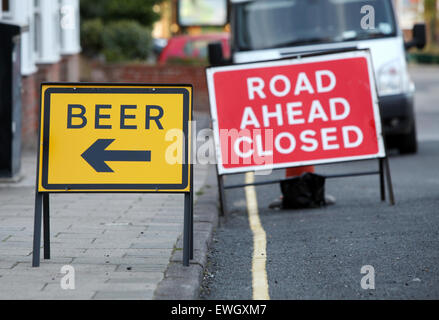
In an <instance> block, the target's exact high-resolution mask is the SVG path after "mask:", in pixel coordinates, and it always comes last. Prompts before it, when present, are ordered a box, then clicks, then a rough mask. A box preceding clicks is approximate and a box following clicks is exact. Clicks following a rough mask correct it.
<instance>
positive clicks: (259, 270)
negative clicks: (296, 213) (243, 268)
mask: <svg viewBox="0 0 439 320" xmlns="http://www.w3.org/2000/svg"><path fill="white" fill-rule="evenodd" d="M253 182H254V174H253V172H248V173H246V175H245V183H253ZM245 197H246V199H247V211H248V219H249V223H250V229H251V230H252V233H253V258H252V286H253V300H270V295H269V293H268V278H267V270H266V263H267V250H266V249H267V237H266V235H265V231H264V228H263V227H262V225H261V220H260V219H259V212H258V199H257V197H256V190H255V187H254V186H247V187H245Z"/></svg>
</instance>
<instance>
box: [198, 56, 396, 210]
mask: <svg viewBox="0 0 439 320" xmlns="http://www.w3.org/2000/svg"><path fill="white" fill-rule="evenodd" d="M352 70H355V72H354V73H355V77H354V76H353V74H354V73H353V71H352ZM206 76H207V84H208V89H209V101H210V109H211V116H212V126H213V129H214V137H215V146H216V157H217V176H218V189H219V198H220V208H221V214H222V215H225V214H226V213H227V204H226V195H225V190H227V189H234V188H242V187H246V186H250V185H254V186H258V185H267V184H276V183H280V182H282V181H289V180H292V179H295V178H296V177H292V178H286V179H279V178H276V179H275V180H268V181H258V182H253V183H249V184H246V183H245V184H236V185H226V184H225V181H224V180H225V178H224V177H225V176H226V175H232V174H238V173H245V172H256V171H258V170H267V169H272V170H278V169H285V168H289V167H298V166H305V165H319V164H332V163H336V162H339V163H345V162H353V161H364V160H371V159H374V160H378V169H377V170H376V171H367V172H352V173H345V174H334V175H326V176H325V178H327V179H331V178H343V177H352V176H362V175H375V174H376V175H379V183H380V197H381V200H382V201H385V200H386V183H387V192H388V195H389V202H390V204H391V205H394V204H395V197H394V194H393V186H392V179H391V174H390V166H389V161H388V156H387V149H386V145H385V141H384V138H383V134H382V128H383V123H382V119H381V115H380V110H379V97H378V92H377V90H376V84H375V75H374V72H373V67H372V57H371V55H370V52H369V51H368V50H352V49H347V50H340V51H338V50H337V51H331V52H320V53H310V54H304V55H300V56H294V57H289V58H285V59H278V60H273V61H259V62H252V63H242V64H232V65H226V66H213V67H209V68H207V69H206ZM351 105H352V106H353V105H355V108H351ZM274 109H275V110H274ZM337 110H338V111H337ZM340 110H343V112H340ZM315 120H318V121H315ZM253 128H254V131H252V129H253ZM264 128H267V129H270V130H271V132H270V135H271V136H270V137H267V138H264V134H265V133H264V131H263V130H264ZM305 129H306V130H305ZM336 132H337V134H338V135H339V136H337V135H336V134H335V133H336ZM341 132H342V138H341ZM328 133H329V135H328ZM319 134H320V135H319ZM352 137H356V138H355V139H356V140H355V139H352ZM230 138H231V140H232V142H231V143H232V144H233V147H230V145H229V139H230ZM272 138H274V144H272V145H271V146H269V147H268V149H265V148H266V147H267V146H266V145H265V147H264V139H265V143H266V141H268V139H272ZM319 139H320V140H321V141H320V140H319ZM338 139H342V140H343V145H342V144H341V142H340V143H337V144H334V140H338ZM285 140H289V147H288V148H287V147H285V146H282V144H281V141H285ZM298 141H299V142H300V143H301V144H302V146H301V147H299V146H298V143H299V142H298ZM272 142H273V141H272ZM296 146H297V148H296ZM242 148H244V149H242ZM319 148H320V149H319ZM225 150H226V151H225ZM243 150H244V151H243ZM267 150H268V151H267ZM326 150H328V151H331V150H332V151H331V152H332V153H331V152H328V153H323V151H326ZM334 150H337V152H336V153H334ZM293 151H294V152H295V153H294V156H289V155H291V154H292V152H293ZM255 155H258V156H272V158H271V159H272V161H273V163H271V165H268V164H265V165H262V164H260V163H258V162H257V161H256V160H255V159H252V158H251V157H252V156H255ZM229 156H230V157H231V159H249V162H247V163H228V160H229Z"/></svg>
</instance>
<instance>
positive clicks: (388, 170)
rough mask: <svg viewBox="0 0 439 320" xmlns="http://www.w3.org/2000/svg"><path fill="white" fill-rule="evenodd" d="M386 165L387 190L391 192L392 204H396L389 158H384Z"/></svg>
mask: <svg viewBox="0 0 439 320" xmlns="http://www.w3.org/2000/svg"><path fill="white" fill-rule="evenodd" d="M384 165H385V169H386V170H385V171H386V179H387V189H388V190H387V191H388V192H389V199H390V204H391V205H392V206H393V205H395V196H394V194H393V185H392V177H391V175H390V166H389V158H387V157H386V158H384Z"/></svg>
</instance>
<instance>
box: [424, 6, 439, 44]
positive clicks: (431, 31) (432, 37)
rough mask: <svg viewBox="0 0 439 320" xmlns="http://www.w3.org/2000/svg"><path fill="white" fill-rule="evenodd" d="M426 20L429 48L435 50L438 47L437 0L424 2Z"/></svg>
mask: <svg viewBox="0 0 439 320" xmlns="http://www.w3.org/2000/svg"><path fill="white" fill-rule="evenodd" d="M424 18H425V23H426V25H427V32H428V34H427V44H428V47H430V48H434V47H436V46H437V45H438V43H437V41H438V39H437V35H438V34H437V28H438V27H439V23H438V14H437V0H424Z"/></svg>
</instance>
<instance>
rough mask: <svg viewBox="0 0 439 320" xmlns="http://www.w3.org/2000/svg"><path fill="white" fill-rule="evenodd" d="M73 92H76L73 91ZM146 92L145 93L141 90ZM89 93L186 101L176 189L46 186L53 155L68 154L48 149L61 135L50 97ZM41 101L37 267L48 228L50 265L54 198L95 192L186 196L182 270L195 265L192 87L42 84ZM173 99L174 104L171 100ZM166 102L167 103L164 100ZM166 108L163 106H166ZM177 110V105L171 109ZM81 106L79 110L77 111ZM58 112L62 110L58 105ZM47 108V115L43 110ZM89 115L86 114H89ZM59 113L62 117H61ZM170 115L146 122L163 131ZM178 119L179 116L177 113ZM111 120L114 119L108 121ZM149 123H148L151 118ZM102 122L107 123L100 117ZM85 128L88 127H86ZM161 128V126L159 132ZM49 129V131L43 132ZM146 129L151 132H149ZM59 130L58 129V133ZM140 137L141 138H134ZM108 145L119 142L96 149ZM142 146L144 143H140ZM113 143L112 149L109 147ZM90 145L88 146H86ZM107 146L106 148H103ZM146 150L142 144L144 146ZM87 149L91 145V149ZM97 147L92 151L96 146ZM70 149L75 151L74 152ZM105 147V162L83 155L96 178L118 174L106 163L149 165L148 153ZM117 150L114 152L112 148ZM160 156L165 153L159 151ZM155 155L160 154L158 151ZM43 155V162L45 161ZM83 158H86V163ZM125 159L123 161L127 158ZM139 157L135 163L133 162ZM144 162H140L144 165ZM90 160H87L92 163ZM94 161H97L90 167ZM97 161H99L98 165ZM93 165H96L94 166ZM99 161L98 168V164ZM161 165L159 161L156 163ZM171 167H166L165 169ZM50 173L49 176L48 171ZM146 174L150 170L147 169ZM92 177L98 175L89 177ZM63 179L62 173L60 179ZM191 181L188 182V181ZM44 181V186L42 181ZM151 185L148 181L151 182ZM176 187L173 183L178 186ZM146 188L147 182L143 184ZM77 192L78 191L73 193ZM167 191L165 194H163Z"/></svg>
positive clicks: (156, 184) (35, 236)
mask: <svg viewBox="0 0 439 320" xmlns="http://www.w3.org/2000/svg"><path fill="white" fill-rule="evenodd" d="M69 87H71V88H69ZM139 87H141V88H139ZM81 92H82V93H85V94H84V95H81V97H86V95H87V93H92V94H96V93H104V94H115V96H116V97H117V95H123V94H129V95H132V94H138V95H145V94H146V95H150V96H153V97H154V95H157V96H155V97H156V99H162V97H164V98H163V99H166V97H169V96H172V95H179V96H183V99H182V100H183V105H182V114H181V115H180V117H181V118H180V120H179V121H181V122H179V123H180V125H181V126H182V127H181V130H182V132H183V134H184V137H185V138H183V139H182V141H185V142H186V143H185V142H183V143H182V145H181V147H182V149H183V150H186V151H185V153H184V158H183V159H182V160H183V162H182V163H180V165H181V166H182V171H180V172H181V176H180V177H178V176H175V177H174V176H171V177H172V179H175V182H174V183H171V184H169V183H168V184H163V183H160V182H158V181H144V184H139V183H138V182H135V183H131V184H130V183H129V181H128V183H126V184H125V185H123V184H122V185H121V184H118V185H116V186H115V185H114V184H111V183H110V184H108V185H107V184H105V183H103V184H101V185H98V186H95V185H92V184H88V185H81V184H76V185H73V184H70V183H68V182H66V185H65V186H63V187H59V186H58V185H56V186H52V185H50V184H49V183H48V182H47V170H50V162H49V160H48V154H49V153H50V152H58V153H60V152H63V150H65V149H59V145H58V149H55V150H56V151H50V149H49V140H50V139H49V137H50V135H51V134H54V135H56V134H55V133H56V132H55V133H52V132H51V131H50V130H49V129H50V117H48V115H47V114H46V113H47V112H50V111H48V110H50V107H51V105H50V95H51V94H77V93H81ZM41 96H42V98H43V97H44V99H45V100H42V101H44V103H41V109H42V112H41V120H40V130H39V132H40V139H39V141H40V147H39V149H38V159H37V163H38V165H37V175H36V188H35V212H34V234H33V252H32V267H39V265H40V250H41V231H42V230H41V229H42V228H43V249H44V259H50V257H51V254H50V198H49V197H50V193H61V192H63V193H64V192H65V193H72V192H73V193H94V192H112V193H116V192H121V193H159V192H162V193H183V194H184V225H183V265H184V266H189V263H190V260H192V259H193V258H194V234H193V233H194V229H193V221H194V217H193V215H194V213H193V207H194V195H193V179H194V178H193V176H194V171H193V164H192V163H191V162H192V161H191V159H192V156H191V153H192V150H191V149H190V148H189V146H190V143H191V139H192V137H190V134H191V133H190V130H189V128H190V125H189V124H190V121H191V120H192V119H193V107H192V105H193V100H192V85H147V84H83V83H74V84H71V83H43V84H42V91H41ZM169 99H170V98H169ZM160 101H162V100H160ZM84 105H87V106H89V105H93V107H94V102H93V101H92V102H91V103H90V102H84ZM165 105H166V104H164V106H165ZM170 105H175V104H170ZM75 106H76V105H75ZM57 107H58V108H59V105H57ZM80 107H82V108H85V107H84V106H82V105H81V106H80ZM124 107H130V108H131V109H132V110H134V109H135V108H133V106H132V105H131V106H124ZM43 108H44V109H43ZM152 108H156V109H157V108H161V107H159V106H156V105H153V106H152ZM84 110H85V109H84ZM57 112H59V111H57ZM164 112H166V109H161V113H159V115H149V116H148V115H147V119H149V120H150V121H153V123H155V124H157V127H158V129H159V130H162V129H163V128H162V125H161V123H159V118H160V117H162V116H163V113H164ZM84 114H85V111H84V113H82V114H81V115H74V116H76V117H83V115H84ZM175 114H178V113H174V115H175ZM105 116H106V117H105V118H106V119H109V118H110V116H109V115H105ZM148 117H149V118H148ZM101 118H102V117H101ZM125 119H135V116H134V115H133V114H128V115H124V119H123V120H124V121H125ZM84 123H87V122H86V121H84ZM159 124H160V126H159ZM42 126H44V128H43V127H42ZM132 127H135V126H131V127H130V126H127V125H125V127H124V128H123V129H133V128H132ZM147 129H151V128H150V127H149V126H148V127H147ZM58 130H59V129H58ZM160 132H166V131H164V130H163V131H160ZM134 133H136V132H134ZM58 136H62V135H61V134H60V133H58ZM135 137H136V138H137V139H145V137H144V136H143V137H142V136H140V137H139V136H138V135H137V134H136V136H135ZM102 141H103V143H106V144H107V145H106V147H108V145H109V144H111V142H113V141H114V139H102V138H101V137H99V138H98V140H96V142H95V143H94V144H93V145H96V144H98V143H101V142H102ZM141 141H143V140H141ZM108 142H109V143H108ZM87 143H89V142H87ZM101 144H102V143H101ZM141 144H142V145H143V142H141ZM86 145H87V144H86ZM93 145H92V146H93ZM69 147H71V145H70V146H69ZM106 147H104V148H103V150H101V151H99V152H100V154H101V155H103V156H104V157H102V159H98V160H96V157H95V158H93V157H92V158H93V159H92V158H89V157H88V156H87V154H88V151H89V150H90V149H91V147H89V150H87V151H86V152H84V153H83V154H82V155H81V154H80V153H78V159H80V161H86V162H88V164H90V166H92V167H93V168H92V170H94V171H95V172H96V173H99V172H113V170H112V169H111V168H110V167H108V165H107V164H106V163H105V161H145V158H144V155H145V154H146V152H145V151H136V150H134V151H131V150H129V151H115V150H106ZM110 149H112V148H110ZM159 150H161V149H159ZM147 152H148V155H149V159H148V160H147V161H150V160H151V152H153V151H147ZM154 152H156V151H154ZM158 152H160V151H158ZM127 154H129V155H133V157H132V159H130V160H127V159H126V157H125V156H126V155H127ZM40 155H41V158H40ZM81 156H82V158H81ZM122 156H123V158H122ZM134 156H135V157H134ZM140 158H141V159H140ZM87 159H88V160H87ZM155 159H159V157H156V158H155ZM91 160H92V161H91ZM94 160H96V161H94ZM90 161H91V163H90ZM93 161H94V162H93ZM154 161H156V162H157V161H158V160H154ZM165 165H167V164H165ZM44 170H46V171H44ZM142 170H147V169H142ZM90 172H93V171H90ZM58 174H59V173H58ZM143 174H144V175H145V177H146V178H147V179H149V175H148V172H146V173H145V172H143ZM188 178H189V179H188ZM40 179H41V180H43V182H41V181H40ZM147 179H146V180H147ZM173 181H174V180H173ZM142 182H143V180H142ZM72 186H73V187H72ZM161 190H162V191H161Z"/></svg>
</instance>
